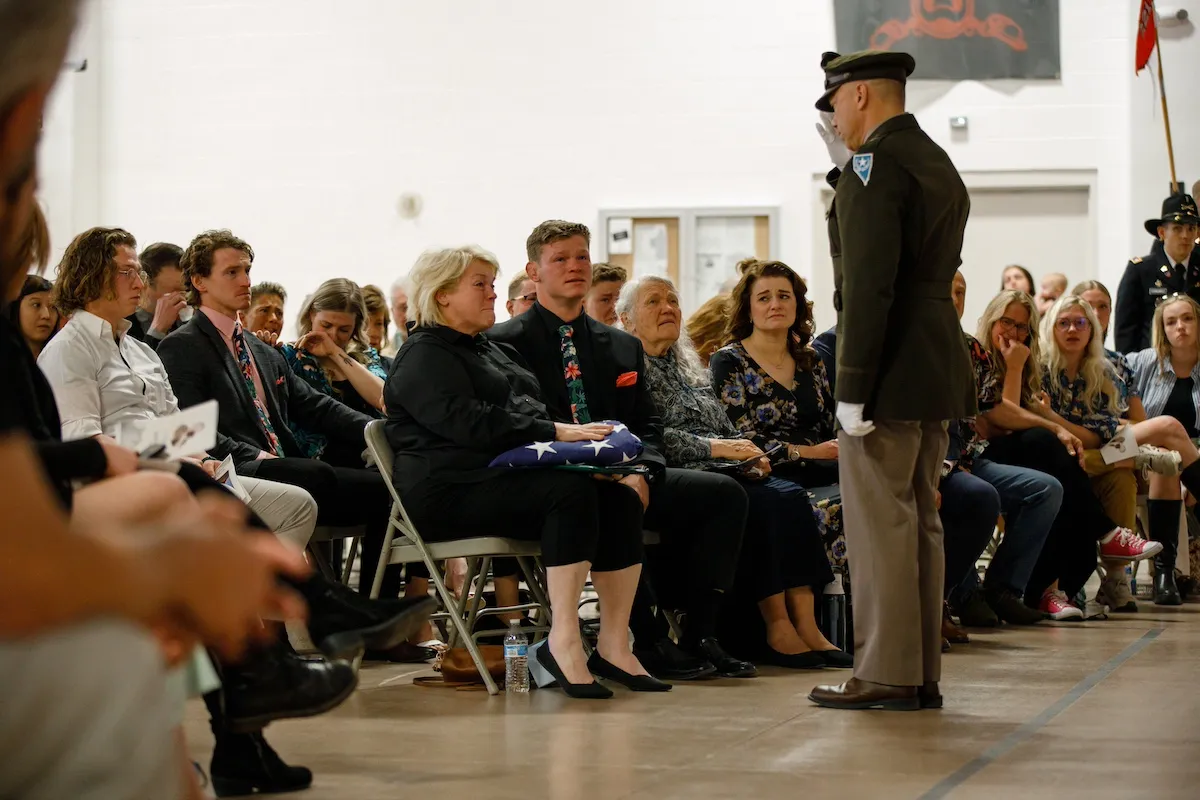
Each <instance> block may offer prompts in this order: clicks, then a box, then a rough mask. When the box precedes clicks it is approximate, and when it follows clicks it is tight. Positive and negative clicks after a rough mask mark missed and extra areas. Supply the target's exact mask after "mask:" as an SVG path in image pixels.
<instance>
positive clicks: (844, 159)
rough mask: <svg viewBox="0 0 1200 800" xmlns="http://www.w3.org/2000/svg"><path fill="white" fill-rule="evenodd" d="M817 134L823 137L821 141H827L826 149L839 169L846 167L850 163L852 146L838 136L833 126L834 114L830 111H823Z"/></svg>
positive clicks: (830, 158)
mask: <svg viewBox="0 0 1200 800" xmlns="http://www.w3.org/2000/svg"><path fill="white" fill-rule="evenodd" d="M817 135H818V136H820V137H821V141H823V142H824V143H825V149H826V150H828V151H829V160H830V161H832V162H833V165H834V166H835V167H837V168H838V169H845V168H846V165H847V164H849V163H850V156H851V155H852V153H851V152H850V148H849V147H846V143H845V142H843V141H842V137H841V136H838V132H837V131H836V130H834V128H833V114H831V113H830V112H828V111H822V112H821V121H820V122H818V123H817Z"/></svg>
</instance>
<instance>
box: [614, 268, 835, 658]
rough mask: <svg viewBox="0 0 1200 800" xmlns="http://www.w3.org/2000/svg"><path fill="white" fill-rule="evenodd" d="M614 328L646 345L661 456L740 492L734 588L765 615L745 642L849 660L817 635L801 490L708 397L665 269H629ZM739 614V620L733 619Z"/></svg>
mask: <svg viewBox="0 0 1200 800" xmlns="http://www.w3.org/2000/svg"><path fill="white" fill-rule="evenodd" d="M617 315H618V317H619V318H620V320H621V327H622V329H623V330H625V331H627V332H629V333H631V334H633V335H634V336H636V337H638V339H639V340H640V341H641V343H642V347H643V348H644V349H645V352H646V381H647V383H648V385H649V389H650V397H651V399H652V400H653V401H654V404H655V405H656V406H657V407H658V408H659V409H660V411H661V413H662V420H663V447H664V453H663V454H664V455H665V456H666V459H667V464H668V465H669V466H672V467H681V468H685V469H699V470H712V469H719V468H725V469H728V468H729V466H730V463H731V462H737V463H738V464H739V466H737V467H734V468H733V469H732V470H730V474H732V475H733V476H734V477H736V478H738V481H739V483H741V484H742V488H743V489H744V490H745V492H746V494H747V496H748V497H749V515H748V516H747V518H746V527H745V530H744V531H743V534H742V554H741V557H740V560H739V568H738V581H737V583H736V584H735V589H734V592H735V597H746V596H749V597H750V598H751V599H752V601H753V602H754V603H756V604H757V606H758V611H759V613H760V614H761V616H762V618H763V622H764V623H765V633H766V636H765V640H764V641H759V642H755V643H754V645H753V646H754V649H755V652H754V656H755V657H756V660H760V661H761V662H762V663H766V664H774V665H776V666H781V667H789V668H795V669H812V668H819V667H824V666H836V667H849V666H853V658H852V657H850V656H848V655H847V654H845V653H843V652H841V651H840V650H838V649H837V648H836V647H834V646H833V645H832V644H830V643H829V641H828V640H826V638H825V636H824V635H823V634H822V633H821V630H820V628H818V627H817V621H816V617H815V616H814V614H813V609H814V599H813V598H814V593H819V592H820V591H821V590H822V588H823V587H824V586H825V585H826V584H827V583H829V582H830V581H832V580H833V571H832V570H831V569H830V567H829V560H828V559H827V558H826V556H825V548H824V546H823V545H822V543H821V534H820V531H819V530H818V529H817V523H816V520H815V519H814V517H813V509H812V506H811V505H810V504H809V498H808V493H807V492H806V491H805V490H804V488H803V487H802V486H798V485H797V484H795V483H791V482H790V481H786V480H781V479H779V478H774V477H771V476H770V471H771V462H770V460H769V459H767V458H766V457H765V456H764V455H763V452H762V450H760V449H759V448H758V446H757V445H755V444H754V443H753V442H751V441H749V440H747V439H743V438H741V435H740V434H739V433H738V431H737V430H736V429H735V428H734V427H733V423H731V422H730V421H729V418H728V417H726V416H725V411H724V409H723V408H722V407H721V404H720V403H719V402H718V401H717V398H716V395H715V394H714V393H713V390H712V387H711V386H710V385H709V383H710V381H709V377H708V373H707V371H706V370H705V369H704V368H703V367H702V366H701V364H700V359H699V358H698V357H697V355H696V352H695V350H694V349H693V348H692V346H691V342H689V341H688V340H687V338H686V337H685V336H681V335H680V327H679V326H680V320H681V318H682V315H681V313H680V310H679V295H678V293H677V292H676V291H675V286H674V284H672V283H671V282H670V281H669V280H667V279H666V278H658V277H648V278H642V279H634V280H633V281H632V282H630V283H627V284H625V287H624V289H622V291H621V296H620V298H619V300H618V302H617ZM738 622H739V623H740V624H743V625H744V624H745V622H746V620H744V619H743V620H738Z"/></svg>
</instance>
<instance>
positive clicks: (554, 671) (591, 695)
mask: <svg viewBox="0 0 1200 800" xmlns="http://www.w3.org/2000/svg"><path fill="white" fill-rule="evenodd" d="M534 658H536V659H537V662H538V664H539V665H540V666H541V667H542V669H544V670H546V672H549V673H550V675H551V676H553V678H554V683H555V684H556V685H557V686H558V688H560V689H562V690H563V692H564V693H565V694H566V695H567V697H574V698H576V699H578V700H607V699H608V698H610V697H612V696H613V693H612V690H611V689H608V688H606V687H604V686H601V685H600V684H599V683H596V681H592V682H591V683H571V682H570V681H568V680H567V676H566V675H564V674H563V671H562V669H560V668H559V666H558V662H557V661H555V660H554V654H553V653H551V652H550V643H549V642H546V644H544V645H543V646H541V647H539V648H538V649H537V655H535V656H534Z"/></svg>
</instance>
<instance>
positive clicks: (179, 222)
mask: <svg viewBox="0 0 1200 800" xmlns="http://www.w3.org/2000/svg"><path fill="white" fill-rule="evenodd" d="M1061 5H1062V31H1063V38H1062V52H1063V75H1064V77H1063V80H1062V81H1061V82H1052V83H1043V84H1031V85H1020V84H1019V83H1016V82H997V83H995V84H988V85H983V84H976V83H963V84H957V85H952V84H935V83H922V84H914V85H913V87H912V89H911V91H910V98H911V103H910V105H911V106H912V108H913V110H915V111H916V113H917V114H918V116H919V118H920V119H921V121H922V123H923V124H924V125H925V126H926V128H927V129H928V130H929V131H930V132H931V134H932V135H933V136H934V137H935V138H937V139H938V140H939V141H940V142H942V143H943V144H944V145H945V146H946V147H947V149H948V150H949V152H950V154H951V156H952V157H953V158H954V159H955V161H956V163H957V164H958V166H959V167H960V169H963V170H1036V169H1047V170H1049V169H1089V170H1096V171H1097V173H1098V185H1099V196H1098V197H1097V198H1096V202H1097V213H1098V220H1099V223H1100V224H1099V225H1098V233H1097V236H1098V242H1097V250H1098V252H1099V253H1101V254H1102V256H1101V258H1102V270H1101V274H1102V276H1103V277H1104V278H1105V279H1106V280H1108V281H1110V282H1112V283H1115V282H1116V280H1117V279H1118V278H1119V271H1120V269H1121V266H1122V265H1123V263H1124V258H1125V257H1126V256H1127V255H1128V253H1130V252H1132V250H1131V249H1130V248H1131V247H1133V241H1132V239H1133V232H1134V231H1135V230H1137V229H1138V227H1139V226H1137V225H1136V224H1135V223H1134V222H1131V220H1135V219H1142V218H1144V216H1145V215H1144V214H1143V213H1142V209H1140V208H1139V209H1137V210H1136V211H1134V210H1133V209H1132V207H1131V200H1130V196H1131V193H1132V184H1133V183H1134V180H1133V174H1132V173H1133V169H1134V167H1133V165H1132V164H1131V161H1130V147H1129V142H1130V138H1131V136H1132V135H1133V130H1132V126H1131V124H1130V121H1129V120H1130V116H1131V114H1130V104H1131V99H1132V97H1133V90H1132V89H1131V86H1132V68H1131V66H1132V38H1133V26H1134V5H1135V3H1134V0H1063V1H1062V4H1061ZM94 10H95V11H98V12H99V18H100V21H99V35H98V37H96V41H95V42H93V47H92V49H91V50H90V51H89V52H87V53H85V54H86V55H87V57H88V58H89V59H90V60H91V63H92V64H93V69H94V70H95V71H94V72H93V73H92V74H91V76H90V78H88V79H87V80H91V81H93V83H92V84H90V88H88V87H89V84H87V83H84V82H82V81H81V82H79V83H78V85H77V86H76V87H74V95H75V97H74V100H73V102H74V103H75V104H76V107H77V106H78V103H79V102H81V98H80V95H81V94H84V95H87V94H88V93H89V92H90V93H91V95H92V96H93V99H95V100H98V102H99V105H100V108H101V113H100V114H99V120H98V123H97V124H96V125H95V127H91V128H86V129H80V127H79V125H78V124H77V123H78V121H79V120H78V116H79V115H76V117H75V123H76V125H75V128H74V130H73V135H74V137H75V139H76V140H77V141H78V140H79V139H81V138H85V139H87V140H88V141H89V142H95V143H97V144H98V147H97V148H96V151H97V155H96V156H95V157H94V158H93V159H92V160H93V161H94V162H95V163H92V164H89V163H87V159H86V158H85V159H83V160H82V162H81V161H80V160H79V159H76V160H75V161H74V163H73V164H72V167H71V169H72V170H73V174H74V180H73V181H64V180H63V178H62V175H61V171H60V173H59V175H58V177H57V179H56V180H55V181H54V182H53V184H51V183H49V182H48V183H47V186H46V194H47V196H48V200H49V202H50V203H51V204H52V205H53V204H55V201H56V200H55V197H54V196H53V195H54V194H55V193H61V192H63V191H65V189H64V187H65V186H74V185H81V186H85V187H86V186H90V185H91V184H90V183H89V182H90V181H94V182H95V184H96V186H98V201H97V203H96V204H95V205H97V206H98V208H96V209H89V208H87V205H88V204H86V203H83V204H79V203H76V204H74V206H73V209H74V211H73V213H72V214H71V215H70V218H69V219H64V218H63V216H64V215H61V214H60V215H56V216H55V217H54V219H53V223H54V235H55V238H56V241H57V242H58V243H59V245H60V246H61V245H62V244H65V242H66V240H67V239H68V238H69V236H70V235H71V234H73V233H74V232H77V231H78V230H81V229H82V228H83V227H85V226H87V225H91V224H97V223H104V224H120V225H123V226H126V227H128V228H130V229H131V230H132V231H133V232H134V233H135V234H136V235H137V236H138V237H139V239H140V240H141V241H143V242H147V243H148V242H150V241H153V240H158V239H167V240H173V241H176V242H178V243H180V244H186V242H187V240H188V239H189V238H190V237H191V236H192V235H193V234H195V233H196V232H197V231H198V230H200V229H202V228H205V227H213V226H228V227H231V228H233V229H234V230H235V231H236V232H238V233H239V234H240V235H242V236H244V237H245V238H247V239H248V240H249V241H250V242H251V243H252V244H253V245H254V247H255V248H256V250H257V251H258V254H259V257H258V262H257V267H256V273H257V277H258V278H260V279H267V278H269V279H272V280H279V281H281V282H283V283H284V284H285V285H286V286H287V287H288V288H289V290H290V291H291V292H292V293H293V295H294V300H293V303H292V309H293V310H294V309H295V308H296V307H297V306H298V303H299V299H300V298H301V297H302V296H303V295H304V294H305V293H306V292H308V291H311V290H312V289H313V288H314V287H315V286H316V285H317V284H318V283H319V282H320V281H321V280H322V279H324V278H326V277H331V276H335V275H344V276H348V277H352V278H354V279H356V280H359V281H361V282H376V283H379V284H381V285H383V286H385V287H386V285H387V284H389V283H390V282H391V280H392V279H393V278H394V277H395V276H396V275H398V274H400V273H402V272H405V271H406V270H407V269H408V267H409V266H410V265H411V264H412V262H413V260H414V259H415V257H416V256H417V254H418V253H419V252H420V251H421V250H422V249H424V248H426V247H429V246H435V245H443V244H456V243H461V242H477V243H479V244H481V245H483V246H485V247H488V248H490V249H493V250H494V251H495V252H496V253H497V254H498V255H499V256H500V258H501V262H502V264H503V267H504V270H505V273H506V275H505V277H507V276H508V275H511V274H512V272H513V271H515V270H517V269H521V268H523V264H524V260H525V257H524V254H523V244H524V238H525V236H526V235H527V233H528V232H529V230H530V229H531V228H532V226H533V225H534V224H536V223H537V222H539V221H540V220H542V219H544V218H547V217H564V218H569V219H577V220H582V221H585V222H588V223H590V224H594V223H595V220H596V215H597V211H598V210H599V209H600V208H603V207H622V206H625V207H629V206H637V207H653V206H659V205H664V206H666V205H673V206H679V205H695V206H727V205H737V204H752V205H778V206H780V207H781V209H782V224H783V230H782V232H781V233H782V235H781V247H782V252H781V253H780V254H779V255H780V256H782V258H783V259H784V260H787V261H789V262H790V263H792V264H793V265H794V266H796V267H797V268H798V269H799V270H801V271H802V272H807V271H808V268H809V266H808V261H809V255H808V254H810V253H811V252H812V237H813V236H814V235H817V236H824V232H823V231H822V230H817V231H813V230H812V225H811V220H812V217H813V214H812V208H811V202H812V197H811V184H812V176H813V174H814V173H817V172H824V171H825V169H826V168H827V163H826V157H825V151H824V148H823V146H822V145H821V144H820V142H819V141H818V139H817V138H816V136H815V134H814V133H813V131H812V125H813V121H814V118H815V111H813V108H812V102H813V100H814V98H815V96H816V95H817V94H818V93H819V88H820V85H821V75H820V72H819V70H818V68H817V64H818V60H819V54H820V52H821V51H822V50H824V49H827V48H829V47H830V46H831V44H832V42H833V22H832V11H831V5H830V3H829V2H827V1H825V0H801V1H800V2H796V0H741V2H738V3H729V2H727V1H726V0H606V2H603V3H582V2H565V3H564V2H551V0H521V1H520V2H517V1H516V0H509V2H484V1H483V0H445V1H444V2H421V1H420V0H343V2H341V3H336V4H335V3H331V2H328V0H168V1H167V2H164V0H100V2H99V4H98V8H96V9H94ZM1183 46H1185V45H1184V44H1180V45H1179V47H1183ZM1192 49H1193V51H1194V48H1192ZM1193 58H1194V56H1193ZM66 80H68V81H71V80H76V79H73V78H72V77H71V76H67V77H66ZM1178 85H1179V86H1180V89H1182V80H1179V83H1178ZM1176 94H1177V96H1179V97H1180V98H1181V99H1182V96H1183V92H1182V91H1181V90H1177V93H1176ZM83 99H84V100H86V97H85V98H83ZM1181 113H1182V112H1181ZM957 114H963V115H967V116H968V117H970V134H969V138H968V140H967V141H966V142H961V143H960V142H952V141H950V135H949V134H950V131H949V127H948V122H947V120H948V118H949V117H950V116H952V115H957ZM68 116H70V115H65V114H64V115H63V117H64V118H66V117H68ZM53 123H54V120H51V124H53ZM64 124H67V123H64ZM63 138H64V137H63V136H62V135H61V134H58V133H56V136H55V137H53V141H56V142H59V144H58V145H57V146H58V147H62V146H63V145H62V144H61V140H62V139H63ZM66 138H68V139H69V138H70V137H66ZM1181 138H1186V137H1181V136H1179V135H1178V134H1177V141H1178V140H1179V139H1181ZM1192 138H1193V139H1194V137H1192ZM1159 139H1161V136H1160V137H1159ZM1159 139H1155V140H1154V141H1155V142H1157V141H1159ZM47 151H48V157H49V158H53V156H54V153H55V152H61V151H55V150H54V148H53V147H52V146H51V143H50V140H49V138H48V143H47ZM1193 177H1200V175H1197V176H1193ZM1139 180H1140V179H1139ZM1164 182H1165V179H1163V180H1160V181H1158V183H1164ZM404 192H416V193H419V194H420V195H422V197H423V198H424V201H425V211H424V213H423V215H422V216H421V217H420V219H418V220H416V221H413V222H407V221H404V220H401V219H400V218H399V217H398V215H397V214H396V211H395V203H396V199H397V197H398V196H399V195H400V194H402V193H404ZM1160 199H1161V198H1160ZM1138 246H1139V247H1140V242H1139V245H1138ZM1135 249H1136V248H1135ZM1109 253H1112V254H1115V255H1113V257H1112V258H1107V256H1106V255H1104V254H1109ZM1106 258H1107V260H1105V259H1106Z"/></svg>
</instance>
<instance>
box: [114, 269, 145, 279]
mask: <svg viewBox="0 0 1200 800" xmlns="http://www.w3.org/2000/svg"><path fill="white" fill-rule="evenodd" d="M117 277H118V278H124V279H125V280H127V281H129V282H130V283H132V282H133V279H134V278H135V277H136V278H137V279H138V280H139V281H141V282H142V283H145V282H146V273H144V272H142V271H141V270H140V269H134V268H132V267H130V268H129V269H119V270H117Z"/></svg>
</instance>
